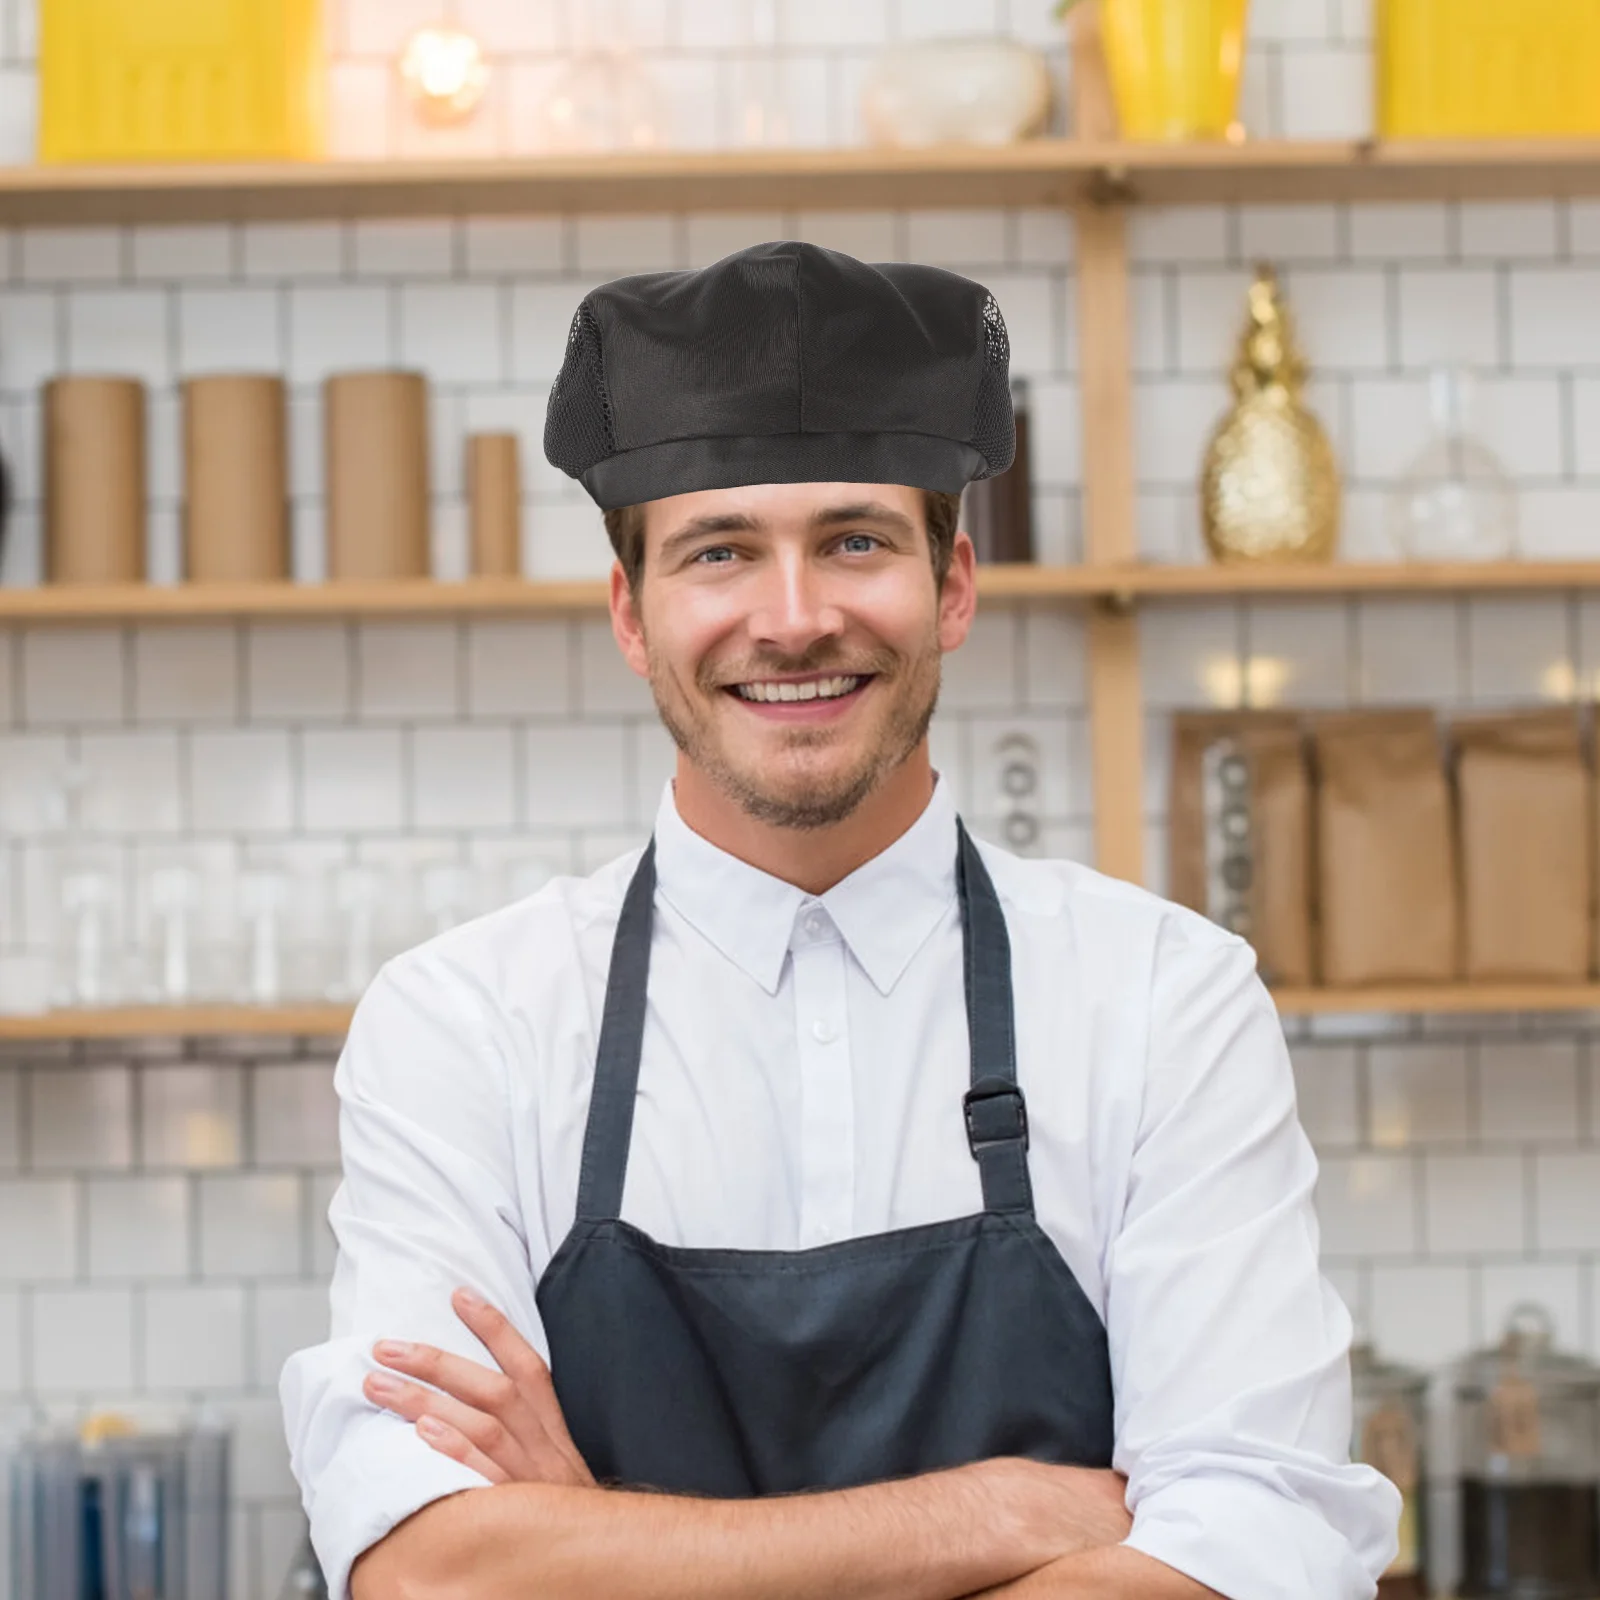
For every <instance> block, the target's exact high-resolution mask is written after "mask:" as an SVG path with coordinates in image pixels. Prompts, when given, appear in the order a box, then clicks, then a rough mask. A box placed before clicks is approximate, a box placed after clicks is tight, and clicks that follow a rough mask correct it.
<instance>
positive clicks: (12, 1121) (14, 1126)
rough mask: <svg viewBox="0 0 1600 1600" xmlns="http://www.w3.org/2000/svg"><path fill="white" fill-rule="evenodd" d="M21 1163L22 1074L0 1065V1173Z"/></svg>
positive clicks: (12, 1169) (15, 1069) (14, 1169)
mask: <svg viewBox="0 0 1600 1600" xmlns="http://www.w3.org/2000/svg"><path fill="white" fill-rule="evenodd" d="M0 882H3V878H0ZM21 1164H22V1074H21V1072H20V1071H18V1069H17V1068H15V1067H4V1066H0V1173H4V1172H15V1171H16V1170H17V1168H18V1167H19V1166H20V1165H21Z"/></svg>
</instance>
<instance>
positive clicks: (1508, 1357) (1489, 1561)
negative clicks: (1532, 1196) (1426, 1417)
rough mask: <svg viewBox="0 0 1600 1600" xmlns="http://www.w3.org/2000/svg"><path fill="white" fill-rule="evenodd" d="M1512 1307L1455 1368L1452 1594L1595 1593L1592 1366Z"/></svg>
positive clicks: (1597, 1537) (1597, 1382) (1535, 1598)
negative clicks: (1457, 1538)
mask: <svg viewBox="0 0 1600 1600" xmlns="http://www.w3.org/2000/svg"><path fill="white" fill-rule="evenodd" d="M1554 1346H1555V1339H1554V1326H1553V1324H1552V1322H1551V1319H1550V1315H1549V1313H1548V1312H1546V1311H1544V1310H1543V1309H1542V1308H1540V1307H1538V1306H1529V1305H1523V1306H1518V1307H1517V1308H1516V1310H1514V1311H1513V1312H1512V1313H1511V1316H1510V1318H1509V1319H1508V1320H1507V1323H1506V1330H1505V1333H1504V1335H1503V1337H1502V1338H1501V1340H1500V1342H1499V1343H1498V1344H1497V1345H1493V1346H1491V1347H1490V1348H1489V1349H1487V1350H1481V1351H1479V1352H1478V1353H1477V1354H1475V1355H1472V1356H1469V1357H1468V1358H1467V1360H1466V1361H1465V1362H1463V1363H1462V1364H1461V1366H1460V1368H1459V1369H1458V1370H1457V1373H1456V1380H1455V1404H1456V1425H1457V1430H1458V1445H1457V1450H1458V1454H1459V1457H1460V1463H1461V1484H1460V1490H1461V1550H1462V1579H1461V1584H1460V1588H1459V1593H1460V1596H1461V1600H1593V1597H1594V1596H1595V1595H1596V1594H1600V1368H1597V1367H1595V1366H1593V1365H1591V1364H1590V1363H1589V1362H1588V1361H1585V1360H1583V1359H1582V1358H1581V1357H1579V1356H1573V1355H1565V1354H1561V1353H1559V1352H1558V1351H1557V1350H1556V1349H1555V1347H1554Z"/></svg>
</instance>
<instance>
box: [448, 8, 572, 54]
mask: <svg viewBox="0 0 1600 1600" xmlns="http://www.w3.org/2000/svg"><path fill="white" fill-rule="evenodd" d="M456 15H457V16H459V17H460V19H461V22H462V25H463V26H464V27H467V28H470V29H471V30H472V32H473V33H474V34H476V35H477V37H478V38H479V39H480V40H481V41H482V42H483V47H484V49H485V50H487V51H488V52H489V53H490V54H491V55H499V56H507V55H520V54H534V55H548V54H550V53H552V52H554V51H557V50H559V49H560V48H561V47H562V43H563V38H562V30H561V26H560V24H561V22H562V16H561V8H560V7H558V6H556V5H553V4H551V3H549V0H538V3H536V4H531V5H530V4H528V3H527V0H460V3H459V5H458V6H457V8H456Z"/></svg>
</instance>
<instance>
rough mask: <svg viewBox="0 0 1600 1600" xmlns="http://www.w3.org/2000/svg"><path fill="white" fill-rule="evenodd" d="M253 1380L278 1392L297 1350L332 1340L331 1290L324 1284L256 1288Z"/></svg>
mask: <svg viewBox="0 0 1600 1600" xmlns="http://www.w3.org/2000/svg"><path fill="white" fill-rule="evenodd" d="M252 1326H253V1332H254V1338H253V1340H252V1345H253V1350H254V1364H253V1368H252V1371H251V1380H252V1381H253V1382H254V1383H255V1384H256V1385H257V1386H258V1387H259V1388H263V1389H267V1388H271V1389H276V1388H277V1386H278V1377H279V1374H280V1373H281V1372H282V1371H283V1364H284V1362H286V1361H287V1360H288V1359H289V1357H290V1356H292V1355H294V1354H295V1352H296V1351H299V1350H306V1349H309V1348H310V1347H311V1346H312V1345H315V1344H321V1343H322V1342H323V1341H324V1340H325V1339H326V1338H327V1337H328V1291H327V1288H326V1286H325V1285H323V1284H321V1283H262V1284H258V1285H257V1286H256V1292H255V1315H254V1321H253V1324H252Z"/></svg>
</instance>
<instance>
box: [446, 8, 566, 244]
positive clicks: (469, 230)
mask: <svg viewBox="0 0 1600 1600" xmlns="http://www.w3.org/2000/svg"><path fill="white" fill-rule="evenodd" d="M519 9H520V8H519ZM464 227H465V232H464V248H465V251H466V264H467V271H468V272H469V273H472V274H474V275H482V276H489V275H494V276H501V275H510V274H521V273H529V272H559V271H560V270H561V268H562V267H563V266H564V265H565V262H566V254H567V237H568V223H567V221H566V219H565V218H563V217H468V218H467V219H466V222H465V225H464Z"/></svg>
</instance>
